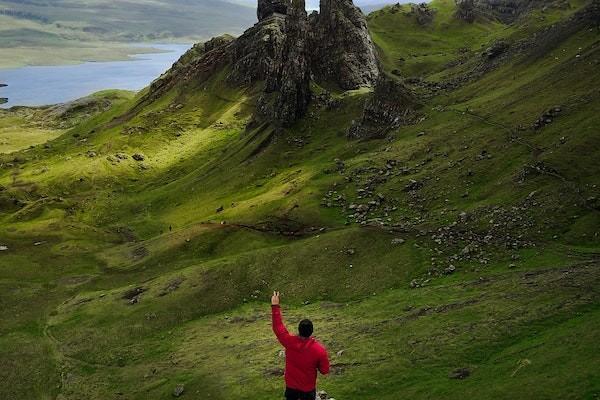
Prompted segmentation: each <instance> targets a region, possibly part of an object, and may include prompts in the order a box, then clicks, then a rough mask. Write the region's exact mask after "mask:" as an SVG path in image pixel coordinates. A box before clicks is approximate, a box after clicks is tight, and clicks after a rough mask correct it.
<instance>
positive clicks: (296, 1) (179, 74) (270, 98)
mask: <svg viewBox="0 0 600 400" xmlns="http://www.w3.org/2000/svg"><path fill="white" fill-rule="evenodd" d="M257 14H258V23H256V24H255V25H254V26H253V27H251V28H250V29H248V30H246V32H244V34H243V35H241V36H240V37H239V38H237V39H233V38H232V37H230V36H221V37H218V38H214V39H212V40H210V41H208V42H206V43H204V44H198V45H196V46H194V47H193V48H192V49H191V50H190V51H189V52H188V53H187V54H185V55H184V56H183V57H182V58H181V59H180V60H179V61H178V62H177V63H175V64H174V65H173V68H171V70H169V71H168V72H167V73H166V74H164V75H163V76H162V77H161V78H159V79H158V80H156V81H155V82H154V83H153V84H152V85H151V88H150V91H149V94H148V95H147V97H146V100H148V99H150V100H152V99H153V98H157V97H158V96H159V95H160V94H161V93H164V92H165V91H166V90H168V89H170V88H171V87H173V86H174V85H175V84H177V83H178V82H184V83H186V84H194V83H195V84H200V83H202V82H204V81H205V80H207V79H209V78H210V77H211V76H213V75H215V74H216V73H217V72H219V71H223V70H224V69H225V68H226V67H227V70H228V75H227V77H226V80H227V81H228V82H229V83H231V84H234V85H238V86H249V85H253V84H263V87H264V88H263V93H262V95H261V96H260V97H259V100H258V102H257V109H256V113H255V117H256V118H255V120H258V121H263V120H264V121H270V122H274V123H275V124H277V125H283V126H286V125H290V124H292V123H293V122H294V121H295V120H297V119H298V118H300V117H302V116H303V115H304V114H305V112H306V109H307V107H308V104H309V101H310V99H311V92H310V81H311V79H315V80H316V81H318V82H326V83H335V84H337V85H338V86H339V87H340V88H342V89H357V88H360V87H366V86H374V85H375V83H376V81H377V79H378V77H379V73H380V72H379V71H380V70H379V64H378V60H377V55H376V51H375V46H374V45H373V43H372V41H371V38H370V36H369V32H368V29H367V23H366V19H365V17H364V15H363V14H362V12H361V11H360V10H359V9H358V8H357V7H356V6H354V4H352V0H322V1H321V12H320V13H316V14H311V16H310V18H309V17H308V16H307V14H306V10H305V5H304V0H260V1H259V3H258V10H257Z"/></svg>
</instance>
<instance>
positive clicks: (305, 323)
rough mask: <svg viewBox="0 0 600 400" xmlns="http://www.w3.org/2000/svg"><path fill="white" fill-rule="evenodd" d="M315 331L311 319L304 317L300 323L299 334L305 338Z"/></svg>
mask: <svg viewBox="0 0 600 400" xmlns="http://www.w3.org/2000/svg"><path fill="white" fill-rule="evenodd" d="M312 333H313V324H312V322H311V320H309V319H303V320H302V321H300V324H298V334H299V335H300V336H302V337H303V338H309V337H310V335H312Z"/></svg>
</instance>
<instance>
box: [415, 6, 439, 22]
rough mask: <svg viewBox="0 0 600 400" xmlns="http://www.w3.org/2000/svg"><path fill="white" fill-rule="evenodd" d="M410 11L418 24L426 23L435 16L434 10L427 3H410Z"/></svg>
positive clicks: (431, 20)
mask: <svg viewBox="0 0 600 400" xmlns="http://www.w3.org/2000/svg"><path fill="white" fill-rule="evenodd" d="M410 13H411V15H414V16H415V18H416V19H417V22H418V23H419V25H428V24H430V23H432V22H433V18H434V17H435V10H434V9H433V8H431V7H429V4H427V3H420V4H411V5H410Z"/></svg>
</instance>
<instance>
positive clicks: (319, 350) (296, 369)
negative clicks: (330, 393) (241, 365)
mask: <svg viewBox="0 0 600 400" xmlns="http://www.w3.org/2000/svg"><path fill="white" fill-rule="evenodd" d="M271 315H272V317H273V332H275V335H277V339H278V340H279V342H280V343H281V344H282V345H283V347H285V384H286V385H287V387H289V388H290V389H296V390H300V391H302V392H310V391H312V390H315V387H316V386H317V369H318V370H319V372H321V374H323V375H327V374H328V373H329V358H328V356H327V350H325V347H323V345H322V344H321V343H319V342H317V341H316V340H315V338H313V337H310V338H308V339H305V338H302V337H300V336H296V335H290V333H289V332H288V331H287V329H285V325H283V322H282V321H281V307H279V306H271Z"/></svg>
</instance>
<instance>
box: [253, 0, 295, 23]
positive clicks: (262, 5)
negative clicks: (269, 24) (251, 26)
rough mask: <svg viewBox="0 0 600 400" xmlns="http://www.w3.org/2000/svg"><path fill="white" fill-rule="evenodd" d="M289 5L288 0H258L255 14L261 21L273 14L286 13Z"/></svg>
mask: <svg viewBox="0 0 600 400" xmlns="http://www.w3.org/2000/svg"><path fill="white" fill-rule="evenodd" d="M289 6H290V0H258V8H257V9H256V15H257V17H258V20H259V21H262V20H264V19H266V18H268V17H270V16H272V15H273V14H280V15H286V14H287V13H288V8H289Z"/></svg>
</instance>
